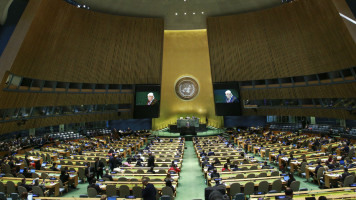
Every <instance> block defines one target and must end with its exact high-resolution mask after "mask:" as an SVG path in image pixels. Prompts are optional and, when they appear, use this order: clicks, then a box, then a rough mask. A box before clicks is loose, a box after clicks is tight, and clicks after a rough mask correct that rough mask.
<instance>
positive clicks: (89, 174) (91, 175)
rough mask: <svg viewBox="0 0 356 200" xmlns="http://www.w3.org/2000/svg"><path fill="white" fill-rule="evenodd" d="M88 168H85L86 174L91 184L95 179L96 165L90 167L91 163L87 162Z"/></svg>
mask: <svg viewBox="0 0 356 200" xmlns="http://www.w3.org/2000/svg"><path fill="white" fill-rule="evenodd" d="M86 166H87V168H85V172H84V173H85V176H86V177H87V180H88V183H89V184H91V183H92V180H93V179H94V174H95V169H94V167H90V163H87V164H86Z"/></svg>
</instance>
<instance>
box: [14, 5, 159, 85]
mask: <svg viewBox="0 0 356 200" xmlns="http://www.w3.org/2000/svg"><path fill="white" fill-rule="evenodd" d="M31 1H36V0H31ZM163 34H164V27H163V19H160V18H135V17H123V16H115V15H108V14H103V13H98V12H93V11H90V10H85V9H77V8H76V7H74V6H72V5H70V4H68V3H66V2H64V1H63V0H50V1H48V0H46V1H42V2H41V5H40V7H39V9H38V11H37V14H36V16H35V18H34V20H33V22H32V24H31V27H30V28H29V31H28V33H27V35H26V37H25V39H24V41H23V43H22V46H21V49H20V50H19V52H18V54H17V57H16V59H15V61H14V63H13V65H12V67H11V72H12V73H14V74H17V75H20V76H24V77H30V78H37V79H42V80H56V81H64V82H81V83H108V84H112V83H120V84H147V83H151V84H159V83H160V82H161V62H162V47H163Z"/></svg>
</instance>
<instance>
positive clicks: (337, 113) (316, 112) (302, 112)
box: [243, 108, 356, 120]
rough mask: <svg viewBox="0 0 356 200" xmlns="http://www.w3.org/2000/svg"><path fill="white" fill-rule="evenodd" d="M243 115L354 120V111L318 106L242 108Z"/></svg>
mask: <svg viewBox="0 0 356 200" xmlns="http://www.w3.org/2000/svg"><path fill="white" fill-rule="evenodd" d="M243 114H244V115H260V116H267V115H277V116H315V117H326V118H336V119H354V120H356V113H355V114H350V112H349V111H346V110H338V109H319V108H304V109H291V108H274V109H263V108H259V109H244V110H243Z"/></svg>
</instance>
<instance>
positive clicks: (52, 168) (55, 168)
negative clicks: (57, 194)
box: [51, 163, 58, 171]
mask: <svg viewBox="0 0 356 200" xmlns="http://www.w3.org/2000/svg"><path fill="white" fill-rule="evenodd" d="M51 170H52V171H58V169H57V163H53V165H52V167H51Z"/></svg>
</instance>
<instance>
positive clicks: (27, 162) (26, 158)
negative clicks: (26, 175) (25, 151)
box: [25, 155, 30, 166]
mask: <svg viewBox="0 0 356 200" xmlns="http://www.w3.org/2000/svg"><path fill="white" fill-rule="evenodd" d="M25 162H26V164H27V166H29V165H30V160H29V159H28V156H27V155H26V156H25Z"/></svg>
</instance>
